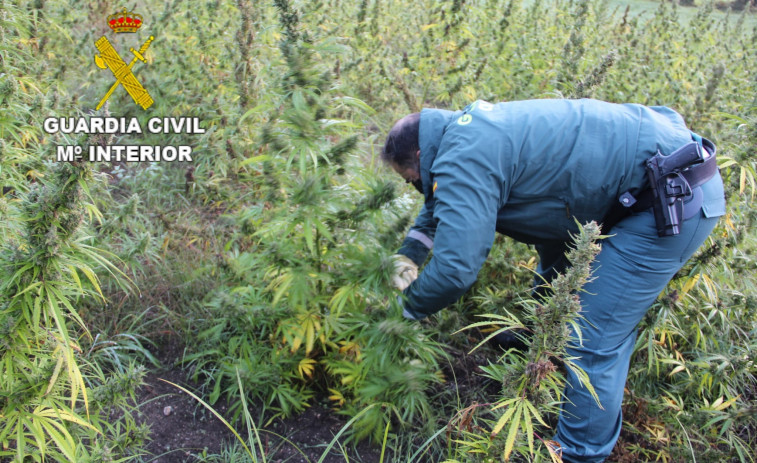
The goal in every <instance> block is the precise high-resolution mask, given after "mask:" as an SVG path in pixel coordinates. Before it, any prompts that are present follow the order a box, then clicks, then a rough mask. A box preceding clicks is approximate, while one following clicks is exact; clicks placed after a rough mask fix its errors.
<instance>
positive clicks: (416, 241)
mask: <svg viewBox="0 0 757 463" xmlns="http://www.w3.org/2000/svg"><path fill="white" fill-rule="evenodd" d="M433 211H434V206H433V200H432V201H429V202H426V203H425V204H424V205H423V209H421V212H420V213H419V214H418V217H417V218H416V219H415V224H413V226H412V227H410V231H409V232H408V234H407V237H406V238H405V240H404V241H403V242H402V246H400V249H399V250H398V251H397V253H398V254H403V255H405V256H407V257H409V258H410V260H412V261H413V262H415V265H417V266H418V267H420V266H421V265H423V263H424V262H425V261H426V257H428V253H429V251H430V250H431V249H432V248H433V247H434V235H435V233H436V222H435V221H434V217H433Z"/></svg>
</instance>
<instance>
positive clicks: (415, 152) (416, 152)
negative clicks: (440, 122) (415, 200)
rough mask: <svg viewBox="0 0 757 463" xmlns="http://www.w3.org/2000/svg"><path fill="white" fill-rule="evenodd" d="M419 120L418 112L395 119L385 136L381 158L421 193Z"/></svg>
mask: <svg viewBox="0 0 757 463" xmlns="http://www.w3.org/2000/svg"><path fill="white" fill-rule="evenodd" d="M420 122H421V115H420V113H413V114H409V115H407V116H405V117H403V118H402V119H400V120H399V121H397V122H396V123H395V124H394V127H392V130H390V131H389V135H387V137H386V142H385V143H384V149H383V150H382V152H381V159H382V160H383V161H384V162H386V163H387V164H389V165H390V166H391V167H392V169H394V171H395V172H397V173H398V174H400V176H402V178H404V179H405V182H407V183H412V184H413V186H414V187H415V189H416V190H418V191H419V192H420V193H421V194H422V193H423V184H422V183H421V160H420V155H421V151H420V145H419V141H418V132H419V127H420Z"/></svg>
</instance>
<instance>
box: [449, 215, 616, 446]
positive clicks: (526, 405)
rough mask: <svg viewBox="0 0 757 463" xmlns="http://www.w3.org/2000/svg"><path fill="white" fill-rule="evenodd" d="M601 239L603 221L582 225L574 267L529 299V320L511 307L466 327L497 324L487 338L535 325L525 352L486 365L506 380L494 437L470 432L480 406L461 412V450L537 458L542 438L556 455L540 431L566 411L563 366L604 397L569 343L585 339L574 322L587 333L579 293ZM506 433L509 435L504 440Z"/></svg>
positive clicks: (494, 409) (492, 406) (569, 256)
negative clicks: (572, 353)
mask: <svg viewBox="0 0 757 463" xmlns="http://www.w3.org/2000/svg"><path fill="white" fill-rule="evenodd" d="M599 238H601V236H600V231H599V226H598V225H597V224H596V223H595V222H590V223H588V224H586V225H584V226H582V227H580V230H579V233H578V234H577V235H576V236H575V237H574V247H573V248H572V249H570V251H568V252H567V253H566V257H567V259H568V261H569V262H570V267H569V268H568V269H566V270H565V272H564V273H562V274H560V275H558V276H556V277H555V278H554V280H553V281H551V282H550V283H549V284H548V287H549V290H550V291H549V293H550V295H549V296H548V297H546V298H545V299H543V300H528V301H525V303H524V304H523V306H524V308H525V310H524V311H523V312H522V318H523V319H524V322H521V321H520V319H519V318H518V317H517V316H515V315H513V314H512V313H510V312H509V311H507V310H506V309H505V315H500V314H485V315H482V317H484V318H486V319H487V320H486V321H483V322H478V323H474V324H471V325H469V326H468V327H466V329H469V328H475V327H489V326H493V327H495V328H497V329H496V330H495V331H494V332H493V333H492V334H490V335H489V337H488V338H487V340H488V339H491V338H492V337H494V336H495V335H496V334H498V333H501V332H504V331H508V330H513V329H524V328H525V326H529V327H530V328H529V330H530V331H531V332H532V333H531V336H530V338H529V339H526V340H525V342H526V344H527V345H528V346H529V348H528V351H527V352H526V353H525V354H524V355H521V354H518V353H516V351H514V350H512V349H511V350H509V351H507V352H505V353H504V354H503V355H502V356H501V357H500V359H499V362H497V363H490V364H489V365H488V366H487V367H482V369H483V370H484V372H485V374H486V376H487V377H489V378H491V379H492V380H494V381H496V382H498V383H499V384H501V385H502V392H501V397H500V398H499V399H498V400H497V401H496V402H495V403H493V404H490V405H488V406H487V407H488V408H489V409H490V410H491V412H493V413H494V415H495V418H494V420H493V421H489V420H485V421H486V422H487V424H488V426H489V427H490V429H491V431H490V432H491V438H492V439H490V440H485V439H481V438H480V437H481V436H480V435H478V434H477V433H472V432H471V431H470V423H471V420H472V419H473V415H474V414H475V412H476V411H477V410H476V409H477V408H479V407H478V406H476V405H474V406H472V407H470V408H468V409H467V410H465V411H464V412H463V413H461V414H460V415H459V419H458V420H457V422H456V423H455V424H457V425H458V426H457V432H459V433H460V434H461V438H460V439H459V440H457V441H456V442H457V443H458V444H459V446H458V448H457V453H459V454H465V453H468V452H476V453H484V454H486V455H489V456H495V455H501V456H502V458H503V459H504V461H509V460H510V458H511V456H512V455H513V452H517V453H519V454H520V455H521V456H522V457H524V458H530V459H533V458H534V456H535V454H536V447H535V441H536V438H538V439H539V441H540V442H541V443H542V444H543V448H544V449H546V450H547V452H548V454H549V455H550V456H551V457H552V458H553V459H556V458H557V451H556V449H557V447H556V446H555V445H554V443H553V442H551V441H548V440H546V439H544V438H542V437H540V433H542V432H543V431H542V430H543V429H545V428H549V425H548V424H547V421H546V420H547V419H549V418H547V417H549V416H551V417H554V416H557V414H558V413H559V411H560V403H561V401H562V400H563V395H562V390H563V388H564V386H565V378H564V374H563V372H562V371H561V368H565V369H569V370H571V371H572V372H573V373H574V374H575V375H576V377H577V378H578V380H579V381H580V382H581V384H582V386H583V387H586V388H587V390H588V391H589V392H590V393H591V394H592V396H594V398H595V399H596V400H597V401H598V400H599V399H598V398H597V396H596V393H595V392H594V388H593V386H592V385H591V383H590V382H589V379H588V376H587V375H586V373H585V372H584V371H583V370H582V369H581V368H580V367H579V366H578V365H576V364H575V363H574V361H573V360H575V359H573V358H572V357H570V356H569V355H568V354H567V351H566V349H567V345H568V343H569V342H574V341H580V340H579V339H573V338H572V337H571V335H570V333H571V330H570V328H571V327H572V328H573V329H574V330H575V333H576V334H577V336H579V337H580V333H581V330H580V327H579V324H578V321H579V319H580V317H581V304H580V301H579V299H578V296H577V294H576V293H577V292H579V291H581V288H582V287H583V286H584V285H586V283H588V282H589V281H590V280H591V278H592V277H591V274H592V271H591V265H592V262H593V261H594V258H595V257H596V256H597V254H598V253H599V251H600V249H601V247H600V245H599V244H598V243H597V242H596V241H597V240H598V239H599ZM493 301H494V299H488V300H487V299H485V300H483V301H482V306H487V305H492V302H493ZM496 308H498V307H496ZM500 310H501V309H500ZM484 342H485V341H484ZM482 344H483V343H482ZM479 346H480V344H479ZM537 431H538V432H537ZM501 434H503V435H506V437H505V438H504V439H503V438H502V436H501ZM464 461H465V460H464Z"/></svg>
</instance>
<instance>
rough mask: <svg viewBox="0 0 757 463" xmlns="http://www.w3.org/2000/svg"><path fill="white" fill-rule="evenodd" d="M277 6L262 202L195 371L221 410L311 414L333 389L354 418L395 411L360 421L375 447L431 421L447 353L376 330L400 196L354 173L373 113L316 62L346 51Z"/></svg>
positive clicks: (385, 326)
mask: <svg viewBox="0 0 757 463" xmlns="http://www.w3.org/2000/svg"><path fill="white" fill-rule="evenodd" d="M275 6H276V8H277V11H278V17H279V25H280V29H281V34H282V38H281V40H280V42H279V50H280V52H281V57H282V61H283V66H282V69H281V75H282V77H281V79H280V81H279V89H278V93H276V94H275V95H274V96H273V99H274V101H273V102H272V103H271V104H270V109H269V111H270V116H269V122H268V124H266V125H265V126H264V127H263V130H262V133H261V137H260V147H261V148H260V151H259V152H262V154H260V155H258V156H254V157H251V158H249V159H248V160H247V161H245V164H247V165H249V166H250V167H251V168H253V169H257V174H256V175H253V179H255V187H254V188H255V192H256V193H255V198H254V202H253V203H252V204H250V205H249V206H247V208H246V210H244V211H243V212H242V214H241V223H242V229H243V231H244V232H245V236H244V237H241V239H239V240H238V241H237V242H236V243H235V244H234V245H233V248H234V250H233V251H232V252H231V253H230V254H229V256H228V258H227V264H228V266H229V268H230V269H231V270H232V271H233V272H235V273H236V274H237V275H238V277H239V279H240V284H239V285H237V286H236V287H233V288H232V289H230V291H229V293H228V294H226V295H219V296H217V297H216V298H215V299H214V301H213V302H211V307H213V309H212V310H213V311H214V313H221V314H223V319H222V320H218V319H215V320H214V322H215V323H216V325H215V326H212V327H209V328H207V329H206V330H205V331H203V332H202V333H201V334H200V339H202V340H203V341H204V343H203V346H201V348H200V349H199V350H198V352H197V353H196V354H194V355H192V356H190V357H189V360H190V361H192V362H193V363H194V366H195V371H196V372H197V373H198V374H199V373H202V372H204V373H206V374H207V375H208V377H210V378H213V379H214V381H215V386H214V389H213V390H212V391H211V400H215V399H217V398H218V397H219V396H220V394H221V393H224V394H226V395H227V397H229V398H233V397H235V396H237V395H238V394H240V393H241V391H240V389H239V386H240V384H241V385H242V386H243V387H244V390H245V391H248V392H247V394H249V395H250V396H251V397H257V398H259V399H263V400H264V401H265V402H266V403H267V404H269V405H270V407H271V408H272V409H273V410H274V411H275V415H280V416H288V415H291V414H292V413H295V412H299V411H302V410H303V408H304V407H306V406H308V404H309V402H310V399H311V398H312V397H313V396H314V395H315V393H317V392H321V393H323V392H325V391H326V390H327V389H328V390H330V393H331V396H332V399H333V400H334V401H335V403H336V404H337V406H340V407H343V411H344V412H345V413H347V414H351V415H355V416H357V413H358V412H359V411H360V409H362V408H364V407H365V406H366V405H367V404H371V403H374V402H381V403H382V404H386V406H376V407H373V408H371V410H370V411H368V412H366V413H364V414H361V418H360V419H358V420H357V421H356V422H355V429H356V430H357V433H356V435H357V436H358V437H365V436H373V437H375V438H377V439H378V438H380V436H381V435H383V433H384V431H385V430H386V429H387V424H388V423H390V422H396V423H401V424H407V423H411V422H413V421H414V420H416V419H418V418H419V417H420V416H421V415H425V414H428V413H430V412H431V410H432V409H431V407H430V406H429V404H428V398H427V396H426V392H427V389H428V387H429V385H431V384H433V383H435V382H437V381H438V380H439V378H438V376H437V375H436V374H435V371H436V369H437V364H436V359H437V358H438V356H439V354H440V351H439V349H438V348H437V347H436V346H435V345H434V344H433V343H432V342H430V341H428V340H427V339H425V337H424V336H423V333H422V332H419V331H417V330H415V329H412V328H411V326H410V325H409V324H407V322H404V321H402V320H385V321H383V322H380V320H381V319H383V318H386V316H387V312H389V313H391V314H393V315H394V316H397V315H399V308H398V307H397V306H396V303H395V302H394V300H395V297H396V295H393V294H391V291H390V290H389V289H388V288H389V280H390V276H391V272H392V269H393V263H392V260H391V258H390V257H389V255H388V253H389V249H390V248H388V249H386V250H382V249H381V248H380V246H379V244H380V241H381V236H382V235H383V234H384V233H382V232H383V230H381V227H382V226H381V225H379V226H378V227H377V226H376V225H375V224H374V223H372V222H378V223H379V224H380V223H381V222H382V220H380V215H379V213H380V212H381V211H383V208H384V207H385V206H386V205H387V204H390V203H391V202H392V201H393V200H394V198H395V191H394V187H393V184H392V183H390V182H387V181H381V180H376V179H374V178H371V175H370V174H367V175H366V174H360V173H359V171H356V170H357V169H356V167H357V164H356V163H355V161H354V159H355V158H356V157H359V156H360V155H359V154H357V155H356V154H355V152H356V151H357V148H358V138H357V137H356V136H355V135H352V134H351V131H352V130H353V129H354V128H355V127H357V124H356V123H354V122H353V121H352V118H353V117H354V114H355V109H357V110H360V111H363V112H364V113H365V112H370V111H371V110H370V108H369V107H368V106H367V105H365V104H364V103H362V102H360V101H358V100H355V99H354V98H349V97H345V96H343V95H341V94H340V93H339V82H338V81H336V80H335V79H334V77H333V74H332V72H331V70H330V69H329V68H327V67H325V66H323V65H322V64H320V63H322V62H323V61H324V60H325V59H326V58H327V57H329V56H334V55H335V54H338V53H342V52H344V51H345V49H344V47H343V46H341V45H339V44H338V43H336V42H335V41H333V40H321V39H320V38H319V37H318V36H317V35H316V34H314V33H313V32H312V31H311V30H308V29H307V28H306V27H305V26H304V25H303V23H302V20H301V16H300V13H299V11H297V10H296V9H295V8H294V6H293V5H292V4H291V3H290V2H288V1H286V0H277V1H276V2H275ZM309 14H313V15H316V14H318V11H317V9H315V8H314V9H313V10H312V11H309ZM360 190H362V191H360ZM402 223H404V224H406V223H407V219H404V220H403V222H402ZM389 226H391V225H389ZM384 227H386V225H384ZM394 241H396V238H395V240H394ZM396 244H397V243H396V242H395V243H392V247H394V246H396ZM389 301H392V304H395V305H392V306H391V310H390V308H389V307H390V303H389ZM219 309H220V310H219ZM252 326H254V328H251V327H252ZM209 351H210V352H212V353H213V355H212V356H210V357H209V356H208V355H207V354H208V353H209ZM400 359H401V360H400ZM237 372H238V375H239V378H240V379H241V382H238V381H236V376H237ZM236 412H237V413H238V412H239V410H236Z"/></svg>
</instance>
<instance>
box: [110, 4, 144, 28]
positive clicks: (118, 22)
mask: <svg viewBox="0 0 757 463" xmlns="http://www.w3.org/2000/svg"><path fill="white" fill-rule="evenodd" d="M108 26H110V28H111V29H113V32H137V31H138V30H139V28H140V27H142V15H141V14H136V13H134V12H131V11H126V8H124V9H123V11H122V12H120V13H115V14H112V15H110V16H108Z"/></svg>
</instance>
